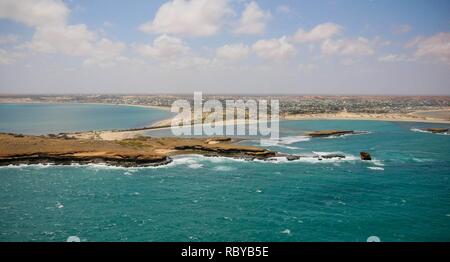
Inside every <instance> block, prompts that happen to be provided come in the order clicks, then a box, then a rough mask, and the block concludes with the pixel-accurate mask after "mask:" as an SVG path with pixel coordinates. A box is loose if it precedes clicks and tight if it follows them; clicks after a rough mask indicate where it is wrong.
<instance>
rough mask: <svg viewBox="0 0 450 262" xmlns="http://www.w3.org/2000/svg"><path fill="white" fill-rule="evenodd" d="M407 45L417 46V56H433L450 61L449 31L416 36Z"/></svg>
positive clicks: (435, 58) (438, 59) (436, 58)
mask: <svg viewBox="0 0 450 262" xmlns="http://www.w3.org/2000/svg"><path fill="white" fill-rule="evenodd" d="M407 47H410V48H415V53H414V56H415V57H416V58H431V59H434V60H437V61H442V62H445V63H450V33H448V32H442V33H438V34H435V35H433V36H431V37H419V38H416V39H415V40H413V41H411V42H409V43H408V44H407Z"/></svg>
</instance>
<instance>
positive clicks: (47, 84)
mask: <svg viewBox="0 0 450 262" xmlns="http://www.w3.org/2000/svg"><path fill="white" fill-rule="evenodd" d="M194 91H202V92H204V93H210V94H213V93H214V94H323V95H365V94H367V95H450V1H448V0H396V1H392V0H358V1H355V0H306V1H297V0H282V1H273V0H272V1H269V0H261V1H246V0H170V1H160V0H133V1H119V0H78V1H77V0H65V1H63V0H0V94H88V93H89V94H91V93H111V94H161V93H167V94H169V93H183V94H189V93H192V92H194Z"/></svg>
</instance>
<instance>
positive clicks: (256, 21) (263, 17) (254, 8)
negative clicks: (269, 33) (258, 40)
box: [234, 1, 271, 35]
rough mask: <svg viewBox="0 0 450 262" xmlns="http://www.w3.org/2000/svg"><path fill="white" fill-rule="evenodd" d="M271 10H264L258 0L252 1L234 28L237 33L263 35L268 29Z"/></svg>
mask: <svg viewBox="0 0 450 262" xmlns="http://www.w3.org/2000/svg"><path fill="white" fill-rule="evenodd" d="M270 17H271V15H270V12H265V11H263V10H262V9H261V8H260V7H259V6H258V4H257V3H256V2H254V1H253V2H250V3H249V4H247V6H246V7H245V9H244V11H243V12H242V15H241V18H240V19H239V24H238V26H237V28H236V29H235V30H234V33H236V34H249V35H261V34H264V31H265V30H266V24H267V22H268V21H269V19H270Z"/></svg>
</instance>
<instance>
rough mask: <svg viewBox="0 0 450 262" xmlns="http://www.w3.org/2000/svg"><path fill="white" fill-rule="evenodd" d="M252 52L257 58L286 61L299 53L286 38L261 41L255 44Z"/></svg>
mask: <svg viewBox="0 0 450 262" xmlns="http://www.w3.org/2000/svg"><path fill="white" fill-rule="evenodd" d="M252 50H253V52H255V53H256V55H257V56H259V57H261V58H264V59H270V60H286V59H289V58H292V57H293V56H295V54H296V53H297V50H296V49H295V47H294V46H293V45H292V44H290V43H289V42H288V41H287V38H286V37H285V36H283V37H281V38H278V39H276V38H274V39H269V40H259V41H257V42H256V43H254V44H253V46H252Z"/></svg>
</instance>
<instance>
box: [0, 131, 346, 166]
mask: <svg viewBox="0 0 450 262" xmlns="http://www.w3.org/2000/svg"><path fill="white" fill-rule="evenodd" d="M238 141H239V140H237V139H232V138H224V137H218V138H175V137H170V138H169V137H165V138H151V137H141V138H135V139H126V140H120V141H103V140H86V139H73V138H71V139H67V138H62V137H54V136H27V135H17V134H1V133H0V166H9V165H34V164H52V165H74V164H80V165H86V164H106V165H111V166H121V167H149V166H150V167H152V166H161V165H167V164H169V163H171V162H172V161H173V158H172V157H173V156H177V155H189V154H199V155H203V156H205V157H229V158H236V159H243V160H248V161H252V160H263V161H272V160H273V159H276V158H280V157H282V158H286V160H288V161H294V160H299V159H301V158H304V157H313V158H317V159H318V160H323V159H344V158H345V155H342V154H325V155H313V156H301V155H291V154H284V153H279V152H274V151H270V150H267V149H263V148H259V147H254V146H242V145H237V144H235V143H236V142H238Z"/></svg>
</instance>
